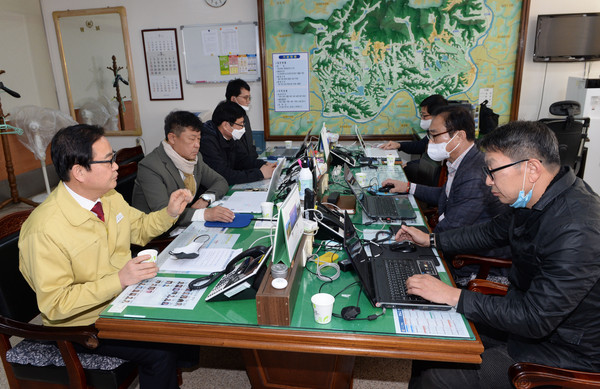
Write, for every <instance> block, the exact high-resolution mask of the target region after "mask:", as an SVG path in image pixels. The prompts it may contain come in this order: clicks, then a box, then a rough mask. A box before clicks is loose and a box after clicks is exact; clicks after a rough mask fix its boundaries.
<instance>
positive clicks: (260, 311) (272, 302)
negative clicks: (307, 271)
mask: <svg viewBox="0 0 600 389" xmlns="http://www.w3.org/2000/svg"><path fill="white" fill-rule="evenodd" d="M305 243H306V236H303V237H302V240H301V241H300V244H299V245H298V247H299V249H298V250H296V254H295V255H294V259H293V260H292V263H291V266H290V268H289V269H288V274H287V277H286V280H287V286H286V287H285V288H283V289H275V288H274V287H273V285H272V284H271V283H272V282H273V276H272V275H271V266H273V264H272V263H271V264H270V265H269V271H267V273H266V274H265V276H264V277H263V279H262V282H261V283H260V286H259V287H258V291H257V292H256V315H257V322H258V324H259V325H269V326H289V325H290V323H291V319H292V312H294V307H295V306H296V300H298V290H299V289H300V280H301V279H302V269H304V267H303V266H302V257H303V255H304V250H302V247H304V244H305Z"/></svg>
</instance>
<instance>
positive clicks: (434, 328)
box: [393, 309, 470, 338]
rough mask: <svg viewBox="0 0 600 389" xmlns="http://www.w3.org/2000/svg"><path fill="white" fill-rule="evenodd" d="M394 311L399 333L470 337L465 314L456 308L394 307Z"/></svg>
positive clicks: (395, 323)
mask: <svg viewBox="0 0 600 389" xmlns="http://www.w3.org/2000/svg"><path fill="white" fill-rule="evenodd" d="M393 312H394V325H395V327H396V333H398V334H408V335H427V336H445V337H452V338H468V337H470V336H469V331H468V330H467V325H466V324H465V320H464V318H463V316H462V315H461V314H459V313H457V312H456V311H455V310H454V309H452V310H448V311H436V310H425V309H394V310H393Z"/></svg>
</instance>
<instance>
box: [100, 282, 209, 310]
mask: <svg viewBox="0 0 600 389" xmlns="http://www.w3.org/2000/svg"><path fill="white" fill-rule="evenodd" d="M190 281H191V279H190V278H167V277H154V278H151V279H148V280H144V281H141V282H139V283H137V284H135V285H130V286H128V287H127V288H126V289H125V290H124V291H123V292H122V293H121V294H120V295H119V296H118V297H117V298H116V299H115V301H114V302H113V305H112V306H111V307H110V309H109V310H108V311H109V312H122V311H123V310H124V309H125V308H126V307H127V306H137V307H149V308H176V309H194V307H195V306H196V304H197V303H198V300H200V297H202V294H203V293H204V291H205V290H206V288H203V289H198V290H190V289H189V288H188V284H189V283H190Z"/></svg>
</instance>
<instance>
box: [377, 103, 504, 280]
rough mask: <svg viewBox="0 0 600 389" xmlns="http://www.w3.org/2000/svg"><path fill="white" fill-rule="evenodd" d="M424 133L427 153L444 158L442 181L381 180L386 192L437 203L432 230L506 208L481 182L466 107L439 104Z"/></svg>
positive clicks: (480, 160) (481, 161) (471, 221)
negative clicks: (387, 187) (436, 218)
mask: <svg viewBox="0 0 600 389" xmlns="http://www.w3.org/2000/svg"><path fill="white" fill-rule="evenodd" d="M427 137H428V138H429V145H428V147H427V153H428V155H429V157H431V159H433V160H434V161H443V160H446V161H447V162H446V164H447V166H448V181H447V182H446V184H444V185H443V186H441V187H433V186H426V185H416V184H412V183H409V182H401V181H397V180H390V179H388V180H385V181H384V182H383V183H382V184H383V185H384V186H385V185H393V188H392V189H391V190H390V192H396V193H404V192H409V193H411V194H414V196H415V198H417V199H418V200H421V201H424V202H426V203H428V204H432V205H437V206H438V214H439V222H438V224H437V225H436V227H435V230H434V231H435V232H442V231H446V230H451V229H454V228H458V227H462V226H468V225H472V224H476V223H481V222H485V221H488V220H490V219H491V218H493V217H494V216H496V215H498V214H500V213H503V212H505V211H506V210H507V206H506V205H503V204H502V203H500V202H499V201H498V199H497V198H496V197H494V196H493V195H492V193H491V192H490V190H489V188H488V187H487V186H486V185H485V177H484V174H483V172H482V170H481V167H482V166H483V165H484V156H483V153H482V152H481V151H479V149H478V147H477V145H475V123H474V122H473V118H472V117H471V114H470V113H469V112H468V111H467V110H466V109H464V108H462V107H459V106H447V107H443V108H441V109H440V110H439V111H438V112H437V114H436V115H435V116H434V117H433V120H432V122H431V126H430V127H429V130H428V131H427ZM480 254H483V255H493V256H500V255H502V254H504V252H503V250H494V251H486V252H482V253H480ZM454 270H456V269H454ZM472 270H473V269H466V270H465V271H458V272H457V273H456V274H455V276H457V277H465V276H468V275H470V273H471V271H472Z"/></svg>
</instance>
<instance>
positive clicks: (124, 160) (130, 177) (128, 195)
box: [115, 146, 144, 205]
mask: <svg viewBox="0 0 600 389" xmlns="http://www.w3.org/2000/svg"><path fill="white" fill-rule="evenodd" d="M143 158H144V151H143V150H142V146H135V147H128V148H123V149H120V150H119V151H117V158H116V162H117V165H119V168H118V170H117V173H118V176H117V186H116V187H115V190H116V191H117V192H119V193H120V194H121V195H122V196H123V198H124V199H125V201H127V203H128V204H129V205H131V199H132V196H133V186H134V184H135V179H136V177H137V169H138V162H139V161H141V160H142V159H143Z"/></svg>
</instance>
